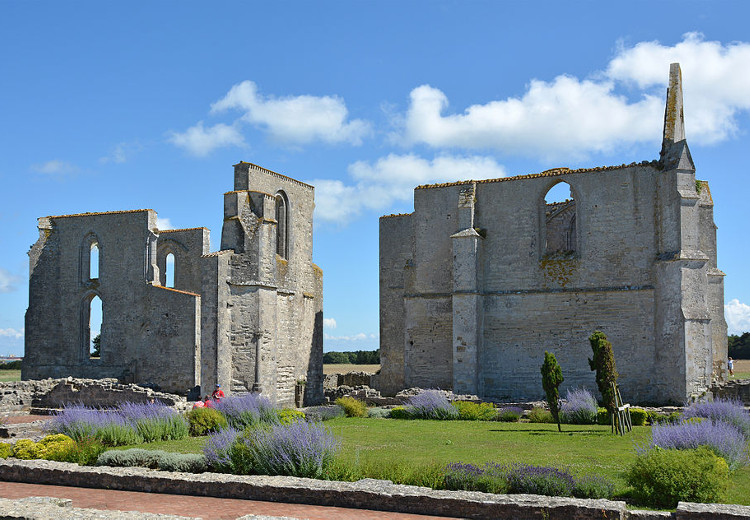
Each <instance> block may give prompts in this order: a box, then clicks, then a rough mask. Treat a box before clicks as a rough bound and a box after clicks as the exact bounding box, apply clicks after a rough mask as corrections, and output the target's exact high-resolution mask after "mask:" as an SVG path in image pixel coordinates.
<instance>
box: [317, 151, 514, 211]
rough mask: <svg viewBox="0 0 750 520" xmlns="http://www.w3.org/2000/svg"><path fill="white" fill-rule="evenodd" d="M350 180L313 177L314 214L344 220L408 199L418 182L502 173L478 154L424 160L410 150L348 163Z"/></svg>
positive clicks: (503, 170) (484, 177)
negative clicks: (368, 160)
mask: <svg viewBox="0 0 750 520" xmlns="http://www.w3.org/2000/svg"><path fill="white" fill-rule="evenodd" d="M348 173H349V177H350V182H348V183H345V182H343V181H340V180H331V179H316V180H312V181H310V183H311V184H312V185H314V186H315V218H316V219H319V220H320V221H324V222H340V223H342V222H346V221H347V220H348V219H350V218H352V217H355V216H357V215H359V214H360V213H361V212H362V211H363V210H384V209H386V208H388V207H389V206H390V205H391V204H393V203H394V202H396V201H409V200H411V199H412V197H413V189H414V187H415V186H417V185H419V184H429V183H437V182H449V181H458V180H467V179H493V178H498V177H503V176H505V173H506V172H505V169H504V168H503V166H501V165H499V164H498V163H497V162H496V161H495V160H494V159H492V158H490V157H482V156H466V157H462V156H449V155H445V156H438V157H435V158H434V159H432V160H427V159H424V158H422V157H419V156H417V155H414V154H405V155H396V154H390V155H388V156H386V157H381V158H380V159H378V160H377V161H375V163H369V162H366V161H357V162H355V163H353V164H351V165H349V168H348Z"/></svg>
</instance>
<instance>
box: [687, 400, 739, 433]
mask: <svg viewBox="0 0 750 520" xmlns="http://www.w3.org/2000/svg"><path fill="white" fill-rule="evenodd" d="M683 417H684V418H685V419H690V418H691V417H703V418H705V419H708V420H710V421H711V422H712V423H717V422H723V423H726V424H730V425H732V426H733V427H734V428H736V429H737V430H739V431H740V432H741V433H742V435H744V436H745V439H746V440H747V441H750V413H748V412H747V410H745V407H744V406H743V404H742V403H741V402H740V401H737V400H733V399H716V400H714V401H709V402H706V403H693V404H691V405H690V406H688V407H687V408H685V411H684V412H683Z"/></svg>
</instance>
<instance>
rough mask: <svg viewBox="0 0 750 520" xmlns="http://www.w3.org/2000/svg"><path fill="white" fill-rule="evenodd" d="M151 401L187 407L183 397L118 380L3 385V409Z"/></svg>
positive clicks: (0, 402)
mask: <svg viewBox="0 0 750 520" xmlns="http://www.w3.org/2000/svg"><path fill="white" fill-rule="evenodd" d="M151 399H154V400H156V401H159V402H161V403H164V404H165V405H167V406H175V407H182V406H186V403H187V401H186V400H185V398H184V397H181V396H178V395H174V394H166V393H163V392H156V391H154V390H152V389H150V388H143V387H141V386H138V385H134V384H129V385H123V384H120V383H118V382H117V379H75V378H72V377H69V378H66V379H41V380H36V381H13V382H8V383H0V410H3V411H18V410H28V409H30V408H32V407H34V408H53V409H55V408H62V407H63V406H64V405H66V404H69V403H83V404H85V405H87V406H95V407H101V408H106V407H113V406H117V405H118V404H120V403H122V402H125V401H130V402H133V403H146V402H149V401H150V400H151Z"/></svg>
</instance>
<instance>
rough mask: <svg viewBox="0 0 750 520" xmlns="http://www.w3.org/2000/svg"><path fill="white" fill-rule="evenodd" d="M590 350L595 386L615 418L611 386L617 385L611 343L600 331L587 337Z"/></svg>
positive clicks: (614, 404) (615, 404) (614, 402)
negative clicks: (591, 352)
mask: <svg viewBox="0 0 750 520" xmlns="http://www.w3.org/2000/svg"><path fill="white" fill-rule="evenodd" d="M589 342H590V343H591V350H593V351H594V359H589V366H590V367H591V370H595V371H596V385H597V386H598V387H599V393H600V394H602V403H603V404H604V407H605V408H606V409H607V411H608V412H609V414H610V417H614V416H615V409H616V408H617V403H616V400H615V393H614V390H612V384H613V383H614V384H617V368H616V367H615V354H614V352H613V351H612V343H610V342H609V341H608V340H607V336H605V334H604V333H603V332H601V331H598V330H597V331H596V332H594V333H593V334H592V335H591V336H590V337H589Z"/></svg>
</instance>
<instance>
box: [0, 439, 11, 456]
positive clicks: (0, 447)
mask: <svg viewBox="0 0 750 520" xmlns="http://www.w3.org/2000/svg"><path fill="white" fill-rule="evenodd" d="M11 455H13V445H12V444H10V443H8V442H0V459H7V458H8V457H10V456H11Z"/></svg>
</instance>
